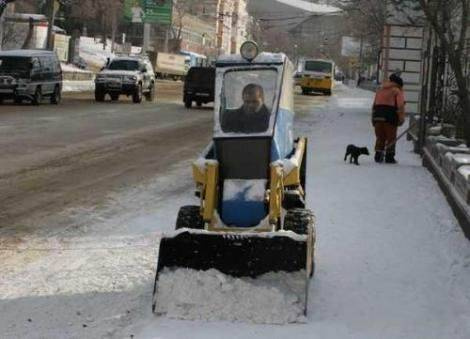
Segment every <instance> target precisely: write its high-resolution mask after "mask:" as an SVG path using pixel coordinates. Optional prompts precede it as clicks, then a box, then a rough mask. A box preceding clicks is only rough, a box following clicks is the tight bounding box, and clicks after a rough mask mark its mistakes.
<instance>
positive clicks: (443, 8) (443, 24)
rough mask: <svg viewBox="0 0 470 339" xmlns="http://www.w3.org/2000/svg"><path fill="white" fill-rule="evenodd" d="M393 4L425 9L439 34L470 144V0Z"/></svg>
mask: <svg viewBox="0 0 470 339" xmlns="http://www.w3.org/2000/svg"><path fill="white" fill-rule="evenodd" d="M391 3H392V4H393V5H394V7H395V9H396V10H398V11H400V12H402V13H409V12H412V11H417V10H418V11H421V12H422V14H423V16H424V19H425V21H426V22H427V23H428V24H429V26H430V28H431V29H432V31H434V33H435V35H436V36H437V39H438V42H439V45H440V47H441V48H442V51H443V52H444V53H445V54H446V56H447V60H448V63H449V66H450V67H451V69H452V71H453V73H454V75H455V81H456V84H457V95H458V98H459V105H460V107H461V111H462V120H463V123H464V126H465V128H464V134H465V138H466V140H467V143H470V116H469V115H470V96H469V88H468V86H469V84H468V81H467V75H466V74H465V69H466V65H465V62H464V60H465V57H466V56H467V55H466V54H467V53H468V50H467V48H468V47H469V46H467V39H468V27H469V24H468V23H469V19H470V0H391Z"/></svg>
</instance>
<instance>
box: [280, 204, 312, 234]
mask: <svg viewBox="0 0 470 339" xmlns="http://www.w3.org/2000/svg"><path fill="white" fill-rule="evenodd" d="M314 225H315V216H314V215H313V213H312V211H310V210H309V209H306V208H294V209H291V210H289V211H287V213H286V216H285V217H284V230H286V231H292V232H294V233H297V234H308V232H309V231H310V228H313V227H315V226H314Z"/></svg>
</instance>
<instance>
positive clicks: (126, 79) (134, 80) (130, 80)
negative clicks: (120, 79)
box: [124, 75, 137, 82]
mask: <svg viewBox="0 0 470 339" xmlns="http://www.w3.org/2000/svg"><path fill="white" fill-rule="evenodd" d="M124 81H129V82H136V81H137V77H136V76H135V75H128V76H125V77H124Z"/></svg>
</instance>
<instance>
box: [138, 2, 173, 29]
mask: <svg viewBox="0 0 470 339" xmlns="http://www.w3.org/2000/svg"><path fill="white" fill-rule="evenodd" d="M142 7H143V9H144V22H146V23H153V24H162V25H170V24H171V14H172V9H173V1H172V0H142Z"/></svg>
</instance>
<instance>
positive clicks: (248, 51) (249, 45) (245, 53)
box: [240, 41, 259, 62]
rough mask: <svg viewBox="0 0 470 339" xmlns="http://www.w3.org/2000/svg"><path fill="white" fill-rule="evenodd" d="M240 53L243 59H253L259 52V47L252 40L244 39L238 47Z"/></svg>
mask: <svg viewBox="0 0 470 339" xmlns="http://www.w3.org/2000/svg"><path fill="white" fill-rule="evenodd" d="M240 54H241V55H242V57H243V58H244V59H245V60H248V61H249V62H251V61H253V60H254V59H255V58H256V57H257V56H258V54H259V48H258V45H257V44H256V42H254V41H245V42H244V43H243V44H242V45H241V47H240Z"/></svg>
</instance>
